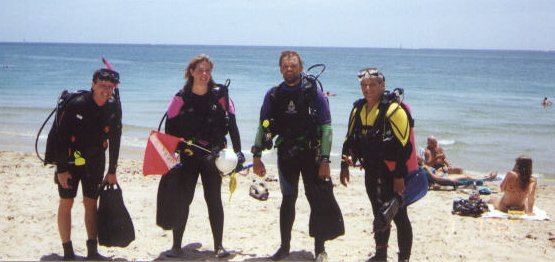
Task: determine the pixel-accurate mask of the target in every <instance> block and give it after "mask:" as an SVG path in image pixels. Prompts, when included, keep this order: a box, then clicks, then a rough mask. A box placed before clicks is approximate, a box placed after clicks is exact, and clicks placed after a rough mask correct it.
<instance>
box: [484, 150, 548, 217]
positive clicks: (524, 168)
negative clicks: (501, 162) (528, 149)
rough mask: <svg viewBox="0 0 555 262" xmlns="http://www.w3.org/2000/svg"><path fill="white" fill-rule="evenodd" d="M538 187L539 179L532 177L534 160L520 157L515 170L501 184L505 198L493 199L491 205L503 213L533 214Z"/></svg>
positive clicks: (490, 201) (508, 173)
mask: <svg viewBox="0 0 555 262" xmlns="http://www.w3.org/2000/svg"><path fill="white" fill-rule="evenodd" d="M536 185H537V179H536V178H535V177H532V159H531V158H530V157H528V156H519V157H518V158H517V159H516V161H515V166H514V167H513V170H511V171H509V172H507V175H506V176H505V178H504V179H503V182H501V185H500V189H501V191H502V192H504V194H503V196H501V197H492V198H491V199H490V200H489V203H491V204H493V206H494V207H495V209H498V210H501V211H503V212H507V211H508V210H523V211H524V212H526V214H533V210H534V201H535V194H536Z"/></svg>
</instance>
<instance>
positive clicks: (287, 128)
mask: <svg viewBox="0 0 555 262" xmlns="http://www.w3.org/2000/svg"><path fill="white" fill-rule="evenodd" d="M279 66H280V71H281V73H282V75H283V79H284V82H282V83H281V84H280V85H279V86H276V87H274V88H272V89H270V90H269V91H268V92H267V93H266V96H265V98H264V103H263V105H262V108H261V110H260V126H259V128H258V132H257V135H256V138H255V142H254V146H253V147H252V150H251V152H252V153H253V171H254V173H256V174H257V175H259V176H265V175H266V168H265V166H264V163H263V162H262V160H261V156H262V154H261V153H262V150H263V149H270V148H271V145H268V143H270V144H271V143H272V139H273V137H274V136H276V135H277V136H278V137H277V139H276V143H275V144H276V146H275V147H277V152H278V171H279V181H280V188H281V193H282V195H283V198H282V202H281V207H280V234H281V245H280V248H279V249H278V250H277V251H276V253H275V254H274V255H272V256H271V257H270V259H272V260H281V259H284V258H286V257H287V256H289V252H290V248H291V246H290V242H291V230H292V227H293V223H294V221H295V203H296V201H297V196H298V187H299V186H298V185H299V178H300V175H301V174H302V177H303V183H304V188H305V194H306V197H307V200H308V202H309V204H310V209H311V212H310V219H309V234H310V236H312V237H314V247H315V248H314V257H315V258H316V260H319V261H321V260H322V261H323V260H327V254H326V251H325V245H324V243H325V241H327V240H332V239H334V238H336V237H338V236H340V235H343V233H344V224H343V217H342V214H341V210H340V209H339V205H338V204H337V201H336V200H335V197H334V195H333V184H332V181H331V178H330V166H329V163H330V161H329V156H330V150H331V142H332V126H331V116H330V110H329V105H328V101H327V98H326V97H325V96H324V94H323V92H322V91H321V90H320V88H318V87H317V86H316V85H317V83H316V82H315V80H310V79H309V78H308V77H307V76H303V74H302V70H303V64H302V60H301V57H300V56H299V54H298V53H297V52H294V51H284V52H282V53H281V56H280V59H279ZM270 123H271V124H270Z"/></svg>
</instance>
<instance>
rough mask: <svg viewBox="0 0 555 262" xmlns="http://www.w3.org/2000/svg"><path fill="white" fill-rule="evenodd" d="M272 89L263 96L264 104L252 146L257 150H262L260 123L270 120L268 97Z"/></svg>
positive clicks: (262, 132) (261, 128) (262, 130)
mask: <svg viewBox="0 0 555 262" xmlns="http://www.w3.org/2000/svg"><path fill="white" fill-rule="evenodd" d="M272 90H273V88H271V89H270V90H268V92H266V95H265V96H264V102H262V107H261V108H260V119H259V121H258V130H257V132H256V137H255V138H254V146H255V147H258V148H262V137H263V135H264V128H263V127H262V122H263V121H264V120H267V119H270V117H271V116H270V112H271V102H270V97H271V93H272Z"/></svg>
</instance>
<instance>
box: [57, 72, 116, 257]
mask: <svg viewBox="0 0 555 262" xmlns="http://www.w3.org/2000/svg"><path fill="white" fill-rule="evenodd" d="M118 84H119V74H118V73H117V72H116V71H113V70H111V69H104V68H103V69H100V70H97V71H96V72H95V73H94V75H93V81H92V87H91V90H90V91H86V92H83V93H81V94H80V95H79V96H77V97H75V98H73V99H72V100H71V101H69V102H68V104H67V106H66V107H65V108H64V112H61V113H60V114H59V116H60V119H58V121H59V122H58V123H59V127H58V132H57V136H56V138H55V139H56V142H57V146H56V166H57V168H56V175H55V181H56V183H57V184H58V192H59V195H60V203H59V207H58V230H59V232H60V237H61V239H62V245H63V248H64V260H71V259H74V258H75V253H74V252H73V246H72V242H71V208H72V206H73V202H74V198H75V196H76V195H77V189H78V187H79V181H81V185H82V192H83V204H84V206H85V227H86V229H87V237H88V240H87V251H88V254H87V259H92V260H104V259H106V257H104V256H102V255H100V254H99V253H98V251H97V246H98V242H97V227H96V212H97V199H98V188H99V187H100V185H101V184H102V183H103V180H104V181H105V182H107V183H109V184H116V183H117V178H116V168H117V162H118V157H119V147H120V139H121V104H120V103H119V98H118V97H117V96H114V90H115V89H116V88H117V86H118ZM106 149H108V150H109V156H110V160H109V164H108V172H107V174H106V176H104V168H105V161H106V157H105V151H106Z"/></svg>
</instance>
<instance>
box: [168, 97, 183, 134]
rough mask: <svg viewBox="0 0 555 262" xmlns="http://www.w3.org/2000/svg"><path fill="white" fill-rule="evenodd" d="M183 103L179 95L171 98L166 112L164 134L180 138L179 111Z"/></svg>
mask: <svg viewBox="0 0 555 262" xmlns="http://www.w3.org/2000/svg"><path fill="white" fill-rule="evenodd" d="M183 104H184V101H183V98H182V97H181V96H179V95H176V96H174V97H173V98H172V100H171V101H170V103H169V105H168V110H167V111H166V114H167V118H166V124H165V126H164V132H165V133H166V134H169V135H173V136H176V137H181V132H180V127H179V124H180V118H179V113H180V111H181V107H182V106H183Z"/></svg>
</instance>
